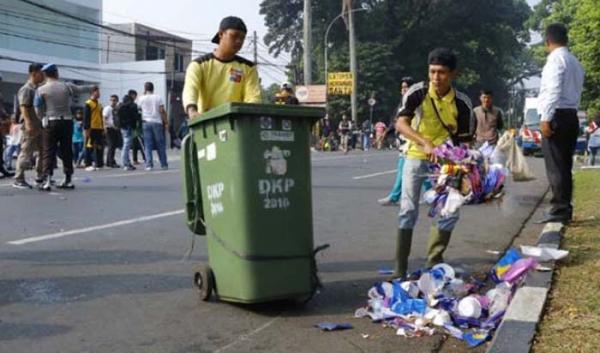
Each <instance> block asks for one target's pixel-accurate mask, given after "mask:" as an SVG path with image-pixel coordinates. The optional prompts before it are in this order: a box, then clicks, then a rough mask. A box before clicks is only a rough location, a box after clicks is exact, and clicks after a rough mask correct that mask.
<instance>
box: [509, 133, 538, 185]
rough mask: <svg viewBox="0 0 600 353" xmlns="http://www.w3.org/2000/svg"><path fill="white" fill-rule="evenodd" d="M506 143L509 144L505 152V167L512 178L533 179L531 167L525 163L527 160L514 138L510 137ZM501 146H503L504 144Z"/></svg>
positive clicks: (518, 179) (516, 179) (515, 179)
mask: <svg viewBox="0 0 600 353" xmlns="http://www.w3.org/2000/svg"><path fill="white" fill-rule="evenodd" d="M505 135H506V134H505ZM502 137H504V136H502ZM503 143H504V142H503ZM506 144H510V147H509V148H508V151H507V152H505V153H506V157H507V159H506V167H507V168H508V169H510V171H511V172H512V175H513V180H514V181H528V180H533V179H535V176H534V175H533V173H532V172H531V169H530V168H529V165H528V164H527V160H526V159H525V156H524V155H523V151H522V150H521V148H520V147H519V146H518V145H517V141H516V140H515V139H514V138H511V139H510V140H509V141H507V142H506ZM502 147H503V148H504V147H505V146H502Z"/></svg>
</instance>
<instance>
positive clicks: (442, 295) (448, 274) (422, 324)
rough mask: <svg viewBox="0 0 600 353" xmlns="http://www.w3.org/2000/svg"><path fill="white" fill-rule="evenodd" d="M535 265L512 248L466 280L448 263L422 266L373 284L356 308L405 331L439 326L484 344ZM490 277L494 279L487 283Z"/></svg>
mask: <svg viewBox="0 0 600 353" xmlns="http://www.w3.org/2000/svg"><path fill="white" fill-rule="evenodd" d="M536 266H537V261H536V260H535V259H533V258H523V257H521V255H520V254H519V253H518V252H517V251H516V250H514V249H511V250H509V251H508V252H507V253H506V254H505V255H504V256H503V257H502V258H501V259H500V260H499V261H498V263H497V264H496V265H495V266H494V268H493V269H492V271H491V272H490V274H489V275H488V279H489V280H491V281H487V283H485V282H481V281H478V280H476V279H474V278H470V279H469V280H468V281H467V280H466V279H465V278H461V277H460V276H459V275H457V271H456V270H455V269H454V268H453V267H452V266H450V265H448V264H443V263H442V264H438V265H436V266H434V267H433V268H431V269H428V270H419V271H417V272H415V273H413V274H411V275H410V276H409V280H407V281H400V280H393V281H391V282H381V283H377V284H375V285H374V286H373V287H372V288H371V289H369V291H368V294H367V295H368V298H369V299H368V301H367V304H366V306H364V307H362V308H359V309H358V310H356V312H355V313H354V316H355V317H357V318H364V317H368V318H370V319H371V320H372V321H373V322H377V323H383V325H384V326H385V327H391V328H393V329H395V330H396V334H397V335H401V336H405V337H421V336H431V335H433V334H434V333H435V332H436V331H438V330H440V331H441V332H446V333H447V334H449V335H451V336H453V337H455V338H457V339H459V340H462V341H465V342H467V344H468V345H469V347H476V346H478V345H481V344H483V343H484V342H486V341H487V340H489V339H490V338H491V337H492V334H493V331H494V330H495V329H496V328H497V327H498V325H499V324H500V322H501V321H502V318H503V317H504V314H505V312H506V308H507V307H508V304H509V303H510V301H511V299H512V296H513V294H514V292H515V291H516V288H517V286H518V285H519V284H520V282H521V281H522V279H523V278H525V275H526V274H527V272H528V271H531V270H533V269H534V268H535V267H536ZM490 282H491V283H492V284H493V285H494V286H493V287H492V288H490V289H488V290H487V291H484V288H489V287H490V286H489V284H490Z"/></svg>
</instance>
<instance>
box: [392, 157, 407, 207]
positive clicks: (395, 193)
mask: <svg viewBox="0 0 600 353" xmlns="http://www.w3.org/2000/svg"><path fill="white" fill-rule="evenodd" d="M403 169H404V156H400V157H399V158H398V167H397V170H396V182H395V183H394V187H392V191H390V194H389V195H388V197H389V198H390V201H392V202H398V201H400V194H401V193H402V171H403Z"/></svg>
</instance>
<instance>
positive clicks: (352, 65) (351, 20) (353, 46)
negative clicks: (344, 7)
mask: <svg viewBox="0 0 600 353" xmlns="http://www.w3.org/2000/svg"><path fill="white" fill-rule="evenodd" d="M349 2H350V6H349V7H348V9H349V11H348V32H349V34H350V38H349V39H348V41H349V42H350V72H352V95H351V96H350V106H351V108H352V122H353V123H354V124H356V106H357V102H356V88H357V87H356V81H357V79H356V78H357V74H358V72H357V71H358V70H357V67H356V42H355V38H356V37H355V33H354V13H353V11H352V0H350V1H349Z"/></svg>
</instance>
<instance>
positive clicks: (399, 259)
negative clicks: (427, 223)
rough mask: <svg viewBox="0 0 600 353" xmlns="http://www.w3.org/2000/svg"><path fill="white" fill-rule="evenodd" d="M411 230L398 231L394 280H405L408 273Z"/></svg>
mask: <svg viewBox="0 0 600 353" xmlns="http://www.w3.org/2000/svg"><path fill="white" fill-rule="evenodd" d="M412 236H413V230H412V229H398V238H397V240H396V266H395V268H394V278H405V277H406V273H407V271H408V256H409V255H410V246H411V244H412Z"/></svg>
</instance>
